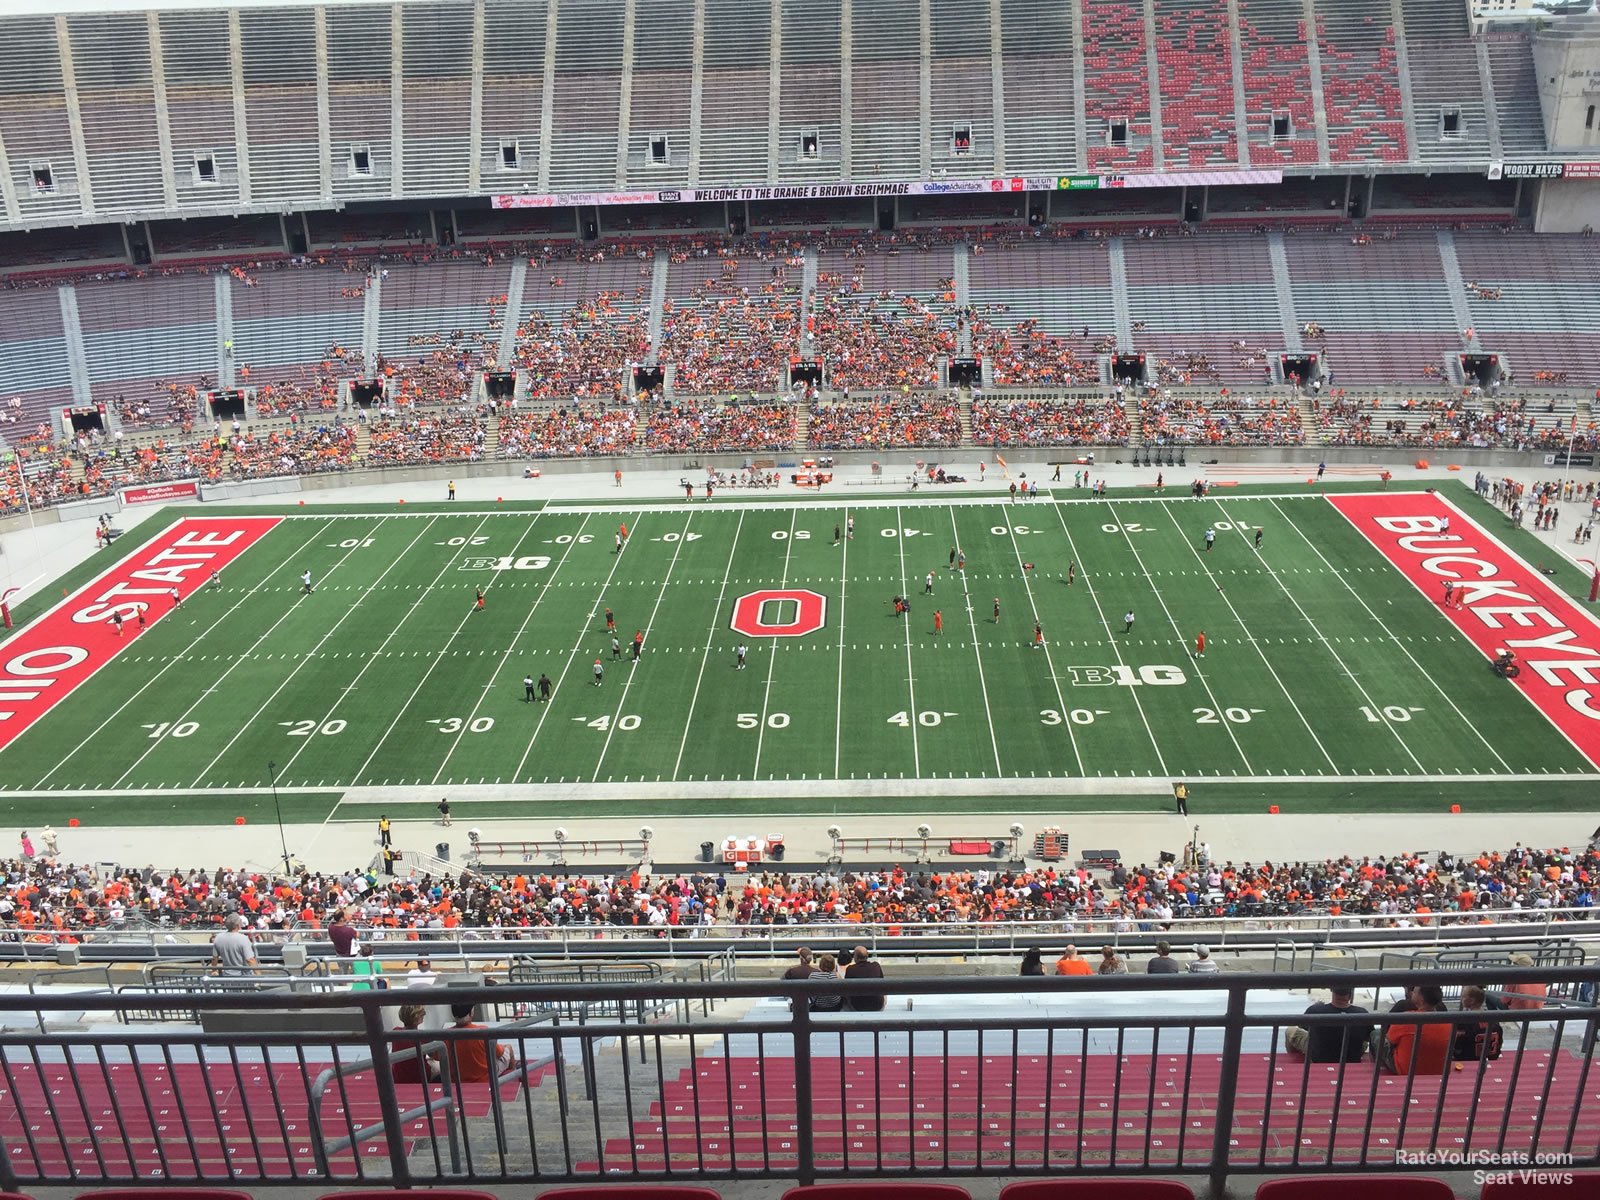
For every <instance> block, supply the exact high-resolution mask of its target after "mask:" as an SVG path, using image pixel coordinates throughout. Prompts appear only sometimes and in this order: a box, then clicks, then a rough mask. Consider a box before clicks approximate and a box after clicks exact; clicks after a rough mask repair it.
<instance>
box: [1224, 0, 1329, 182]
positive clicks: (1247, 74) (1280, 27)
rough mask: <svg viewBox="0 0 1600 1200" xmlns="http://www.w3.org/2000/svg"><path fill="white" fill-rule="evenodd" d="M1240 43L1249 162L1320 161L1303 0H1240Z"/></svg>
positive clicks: (1286, 162) (1286, 163) (1289, 162)
mask: <svg viewBox="0 0 1600 1200" xmlns="http://www.w3.org/2000/svg"><path fill="white" fill-rule="evenodd" d="M1239 43H1240V50H1241V53H1242V58H1243V63H1244V93H1245V102H1246V106H1247V107H1246V111H1247V112H1248V113H1249V114H1250V116H1249V121H1250V125H1249V139H1250V160H1251V162H1276V163H1281V164H1284V165H1289V164H1292V163H1313V162H1316V161H1317V159H1318V153H1317V116H1316V112H1315V109H1314V107H1313V99H1312V92H1311V69H1310V61H1311V60H1310V55H1309V53H1308V52H1307V50H1306V30H1305V7H1304V5H1301V4H1297V3H1293V0H1240V3H1239ZM1274 118H1280V119H1282V120H1283V128H1282V133H1281V135H1280V134H1279V133H1278V132H1276V131H1275V130H1274V128H1273V121H1274Z"/></svg>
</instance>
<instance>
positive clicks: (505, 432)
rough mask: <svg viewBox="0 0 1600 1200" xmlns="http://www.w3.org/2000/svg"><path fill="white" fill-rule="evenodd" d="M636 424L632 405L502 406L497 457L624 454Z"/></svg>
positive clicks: (634, 438) (635, 432) (631, 442)
mask: <svg viewBox="0 0 1600 1200" xmlns="http://www.w3.org/2000/svg"><path fill="white" fill-rule="evenodd" d="M638 425H639V418H638V414H637V412H636V411H635V409H634V407H633V405H631V404H606V403H604V402H600V403H595V404H576V403H574V404H564V405H561V406H559V407H545V406H543V405H540V406H536V407H534V408H504V409H501V412H500V430H499V434H500V457H502V458H591V457H595V456H597V455H600V456H603V455H608V454H626V453H628V451H630V450H632V449H633V445H634V443H635V441H637V440H638V434H639V429H638Z"/></svg>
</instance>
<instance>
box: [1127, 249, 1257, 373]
mask: <svg viewBox="0 0 1600 1200" xmlns="http://www.w3.org/2000/svg"><path fill="white" fill-rule="evenodd" d="M1123 254H1124V260H1125V262H1126V270H1127V282H1128V312H1129V316H1130V318H1131V319H1132V321H1133V335H1134V347H1135V349H1137V350H1141V351H1144V352H1145V353H1146V354H1147V356H1148V357H1150V358H1153V359H1154V360H1155V369H1154V371H1153V372H1151V374H1152V376H1153V377H1154V378H1155V379H1157V380H1158V381H1160V382H1162V383H1172V384H1183V385H1188V384H1199V385H1206V384H1222V385H1227V386H1258V387H1259V386H1261V385H1263V384H1267V383H1270V382H1271V381H1272V351H1273V349H1274V348H1275V347H1277V346H1280V345H1281V344H1282V342H1283V332H1282V330H1281V328H1277V327H1276V322H1275V321H1274V320H1273V316H1274V314H1275V312H1276V310H1277V297H1276V294H1275V291H1274V286H1273V281H1272V263H1271V261H1270V259H1269V258H1268V256H1267V245H1266V242H1265V240H1264V239H1262V238H1260V237H1254V236H1249V237H1228V236H1213V237H1205V238H1179V239H1162V240H1155V241H1151V240H1138V239H1135V240H1130V241H1127V242H1126V244H1125V245H1124V248H1123Z"/></svg>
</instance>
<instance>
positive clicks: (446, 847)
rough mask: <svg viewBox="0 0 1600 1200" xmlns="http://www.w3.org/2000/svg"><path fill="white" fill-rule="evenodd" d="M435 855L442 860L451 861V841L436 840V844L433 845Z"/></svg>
mask: <svg viewBox="0 0 1600 1200" xmlns="http://www.w3.org/2000/svg"><path fill="white" fill-rule="evenodd" d="M433 856H434V857H435V858H437V859H440V860H442V861H444V862H449V861H450V843H449V842H435V843H434V846H433Z"/></svg>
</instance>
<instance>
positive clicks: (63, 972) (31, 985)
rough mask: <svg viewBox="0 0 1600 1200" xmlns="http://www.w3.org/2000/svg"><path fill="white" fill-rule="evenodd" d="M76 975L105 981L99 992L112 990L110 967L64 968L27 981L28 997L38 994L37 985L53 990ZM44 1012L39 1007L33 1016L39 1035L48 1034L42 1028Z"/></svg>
mask: <svg viewBox="0 0 1600 1200" xmlns="http://www.w3.org/2000/svg"><path fill="white" fill-rule="evenodd" d="M77 975H94V976H96V977H98V978H101V979H104V980H105V987H104V988H101V989H99V990H101V991H105V992H110V991H112V990H114V989H113V986H112V983H111V966H110V965H109V964H108V965H105V966H95V967H64V968H61V969H59V970H54V971H51V972H50V973H49V974H48V975H35V976H34V977H33V978H32V979H30V980H28V995H30V996H36V995H39V994H40V992H39V985H40V984H41V983H46V984H48V985H49V986H50V987H52V988H53V987H56V986H58V985H60V984H62V983H63V982H67V981H69V980H70V977H72V976H77ZM50 994H52V995H57V994H59V993H50ZM74 994H75V993H74ZM44 1012H45V1010H44V1008H43V1006H41V1007H40V1008H39V1009H38V1011H37V1012H36V1013H35V1014H34V1015H35V1018H36V1020H37V1021H38V1023H39V1032H40V1033H48V1032H49V1031H48V1030H47V1029H46V1028H45V1027H44Z"/></svg>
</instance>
